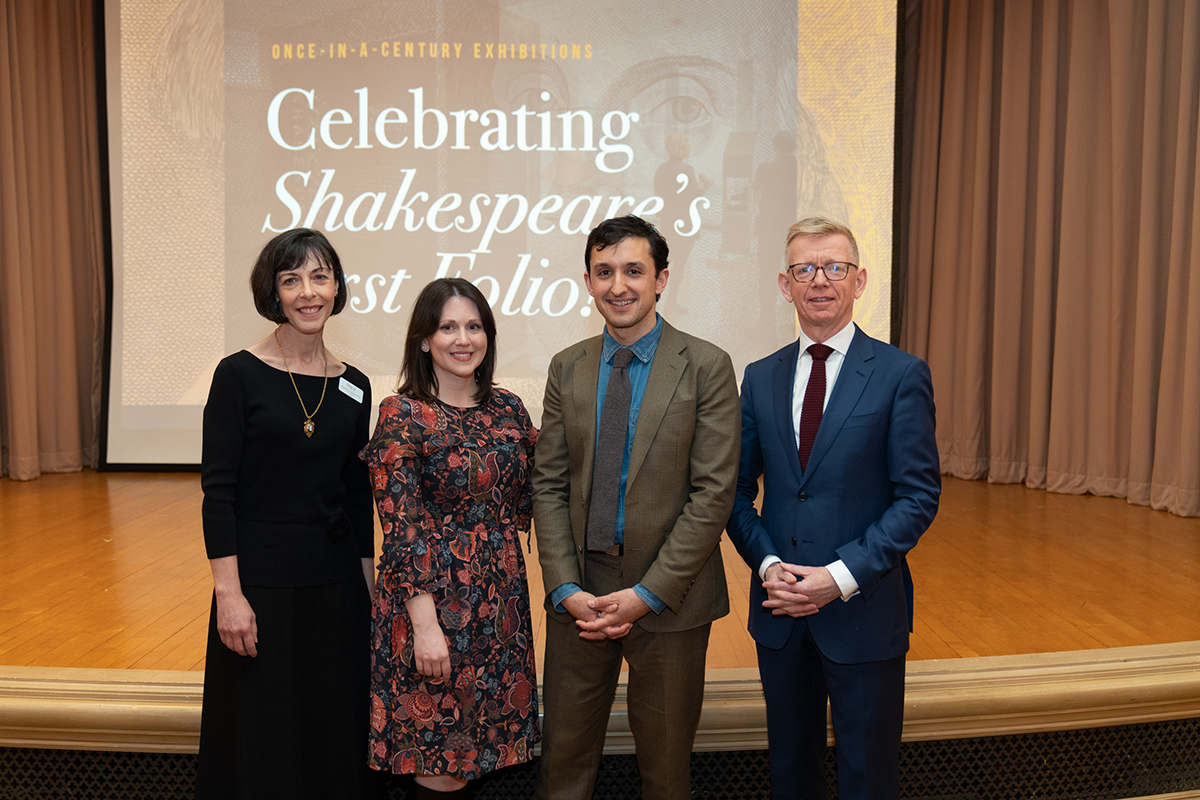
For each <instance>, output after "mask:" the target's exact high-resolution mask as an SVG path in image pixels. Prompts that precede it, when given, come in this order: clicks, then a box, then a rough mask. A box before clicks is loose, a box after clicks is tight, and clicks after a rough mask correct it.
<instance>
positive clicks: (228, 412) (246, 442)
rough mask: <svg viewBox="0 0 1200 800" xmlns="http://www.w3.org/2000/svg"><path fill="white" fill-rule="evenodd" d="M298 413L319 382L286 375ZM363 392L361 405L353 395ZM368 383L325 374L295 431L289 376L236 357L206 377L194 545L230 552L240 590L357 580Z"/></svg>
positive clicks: (367, 524)
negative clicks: (308, 423) (309, 431)
mask: <svg viewBox="0 0 1200 800" xmlns="http://www.w3.org/2000/svg"><path fill="white" fill-rule="evenodd" d="M295 378H296V385H297V387H298V388H299V390H300V394H301V395H302V396H303V398H304V405H305V407H307V408H308V410H310V411H311V410H312V409H314V408H315V407H316V406H317V401H318V400H319V399H320V397H321V385H322V383H323V381H324V378H319V377H315V376H310V375H296V376H295ZM356 389H357V390H361V399H357V397H356V395H357V394H358V392H356V391H355V390H356ZM370 415H371V385H370V383H369V382H368V381H367V378H366V376H365V375H363V374H362V373H361V372H359V371H358V370H357V369H355V368H354V367H351V366H349V365H347V366H346V371H345V372H344V373H343V374H342V375H341V376H340V377H336V378H332V377H331V378H330V379H329V384H328V388H327V389H326V392H325V400H324V402H323V403H322V405H321V408H320V410H319V411H318V412H317V413H316V415H315V416H314V417H313V423H314V425H315V426H316V429H315V431H314V433H313V435H312V438H308V437H306V436H305V435H304V430H303V429H302V426H303V424H304V413H303V412H302V411H301V408H300V401H299V399H297V397H296V390H295V389H293V388H292V382H291V380H290V379H289V378H288V374H287V373H286V372H285V371H283V370H279V369H275V368H274V367H271V366H270V365H268V364H266V363H265V362H263V361H261V360H260V359H259V358H258V357H256V356H254V355H253V354H251V353H249V352H247V351H245V350H242V351H241V352H238V353H234V354H233V355H231V356H228V357H226V358H225V359H223V360H222V361H221V363H220V364H218V365H217V369H216V372H215V373H214V374H213V381H212V388H211V389H210V390H209V395H208V403H207V404H206V405H205V406H204V448H203V455H202V457H201V468H200V482H201V486H202V487H203V489H204V505H203V518H204V544H205V548H206V550H207V552H208V557H209V558H221V557H223V556H231V555H236V556H237V557H238V572H239V575H240V578H241V582H242V584H243V585H246V586H315V585H318V584H322V583H329V582H332V581H338V580H344V579H346V578H349V577H351V576H353V575H361V574H362V562H361V560H360V559H362V558H370V557H372V556H373V555H374V549H375V547H374V527H373V521H372V514H373V508H372V498H371V486H370V483H369V480H368V476H367V468H366V465H365V464H363V462H362V461H361V460H360V459H359V458H358V451H359V450H361V449H362V448H363V446H364V445H366V443H367V436H368V431H369V428H370Z"/></svg>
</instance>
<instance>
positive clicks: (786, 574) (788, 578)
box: [763, 561, 842, 617]
mask: <svg viewBox="0 0 1200 800" xmlns="http://www.w3.org/2000/svg"><path fill="white" fill-rule="evenodd" d="M765 578H766V580H764V581H763V588H764V589H766V590H767V599H766V600H764V601H763V608H767V609H770V611H771V613H772V614H773V615H774V616H777V617H780V616H783V615H784V614H786V615H788V616H789V617H810V616H812V615H813V614H816V613H817V612H818V611H820V610H821V608H822V607H823V606H825V605H828V604H829V603H830V602H832V601H833V600H834V599H835V598H838V597H841V596H842V590H841V589H840V588H838V585H837V581H835V580H834V579H833V575H831V574H830V573H829V570H827V569H826V568H825V567H802V566H799V565H797V564H787V563H784V562H782V561H776V562H775V563H773V564H771V566H769V567H767V571H766V573H765Z"/></svg>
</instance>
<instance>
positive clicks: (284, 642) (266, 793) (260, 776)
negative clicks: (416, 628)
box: [196, 575, 379, 800]
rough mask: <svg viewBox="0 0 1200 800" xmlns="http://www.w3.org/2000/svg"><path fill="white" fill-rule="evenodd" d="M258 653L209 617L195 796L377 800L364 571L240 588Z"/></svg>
mask: <svg viewBox="0 0 1200 800" xmlns="http://www.w3.org/2000/svg"><path fill="white" fill-rule="evenodd" d="M242 591H243V593H244V594H245V596H246V599H247V600H248V601H249V602H250V607H251V608H253V609H254V614H255V618H256V619H257V622H258V655H257V657H255V658H250V657H248V656H239V655H238V654H237V653H234V652H233V651H232V650H230V649H229V648H227V647H226V646H225V645H224V644H222V643H221V637H220V635H219V634H218V633H217V606H216V597H215V596H214V598H213V604H212V610H211V612H210V616H209V623H208V657H207V661H206V666H205V670H204V708H203V711H202V713H201V719H200V758H199V761H198V763H197V768H196V798H197V800H209V799H210V798H211V800H218V798H219V799H220V800H228V798H247V800H250V799H251V798H253V800H259V799H260V798H269V797H288V798H313V799H314V800H327V798H354V799H357V798H367V797H375V796H376V794H375V792H376V791H377V789H376V788H375V787H378V786H379V784H378V779H377V777H375V776H373V775H372V774H371V770H370V769H369V768H368V767H367V727H368V724H369V720H368V713H369V701H368V689H369V675H370V636H371V600H370V595H369V593H368V591H367V585H366V582H365V581H364V580H363V578H362V576H361V575H358V576H356V577H354V578H349V579H347V580H344V581H339V582H337V583H329V584H324V585H321V586H304V587H297V588H290V587H289V588H275V587H261V586H258V587H256V586H246V587H243V590H242Z"/></svg>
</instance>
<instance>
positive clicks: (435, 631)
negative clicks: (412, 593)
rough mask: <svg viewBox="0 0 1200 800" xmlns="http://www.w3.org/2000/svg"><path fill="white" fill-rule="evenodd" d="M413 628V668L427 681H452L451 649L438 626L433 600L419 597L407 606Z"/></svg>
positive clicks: (429, 596) (410, 601)
mask: <svg viewBox="0 0 1200 800" xmlns="http://www.w3.org/2000/svg"><path fill="white" fill-rule="evenodd" d="M404 605H405V607H406V608H407V609H408V618H409V619H410V620H412V625H413V664H414V665H415V666H416V668H417V672H419V673H421V674H422V675H424V676H425V677H426V678H449V677H450V648H449V646H448V645H447V644H446V634H445V633H443V632H442V626H441V624H439V623H438V618H437V607H436V606H434V603H433V597H432V596H431V595H428V594H419V595H417V596H416V597H414V598H412V599H411V600H409V601H408V602H406V603H405V604H404Z"/></svg>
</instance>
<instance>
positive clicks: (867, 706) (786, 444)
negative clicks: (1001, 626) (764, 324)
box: [728, 217, 941, 800]
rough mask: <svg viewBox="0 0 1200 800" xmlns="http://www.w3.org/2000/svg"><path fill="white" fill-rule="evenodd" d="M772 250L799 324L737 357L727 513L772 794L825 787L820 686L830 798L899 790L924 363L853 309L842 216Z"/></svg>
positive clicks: (919, 500)
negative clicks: (763, 710)
mask: <svg viewBox="0 0 1200 800" xmlns="http://www.w3.org/2000/svg"><path fill="white" fill-rule="evenodd" d="M786 248H787V249H786V253H787V264H788V266H787V269H786V270H785V271H784V272H783V273H781V274H780V275H779V278H778V281H779V288H780V290H781V291H782V292H783V296H784V297H785V298H787V300H788V302H790V303H792V304H793V305H794V306H795V307H796V314H797V316H798V318H799V320H800V331H801V333H800V338H799V340H798V341H795V342H792V343H791V344H789V345H788V346H787V347H784V348H783V349H782V350H779V351H777V352H775V353H773V354H771V355H770V356H767V357H766V358H764V359H762V360H761V361H756V362H755V363H753V364H751V365H750V366H748V367H747V368H746V375H745V379H744V380H743V382H742V452H741V462H740V467H739V473H738V486H737V495H736V500H735V503H734V509H733V517H732V519H731V520H730V522H729V528H728V531H729V534H730V537H731V538H732V539H733V542H734V544H735V545H737V548H738V551H739V552H740V553H741V554H742V557H743V558H745V559H746V562H747V563H748V564H749V565H750V568H751V571H752V572H753V573H754V576H755V579H754V580H753V581H752V585H751V587H750V620H749V630H750V634H751V636H753V637H754V641H755V642H756V643H757V647H758V664H759V674H760V676H761V678H762V685H763V694H764V696H765V698H766V704H767V735H768V738H769V741H770V752H771V755H770V759H771V785H772V797H773V798H776V800H782V798H788V799H789V800H791V799H792V798H824V797H826V791H825V772H824V766H823V764H824V753H825V744H826V738H825V730H826V729H825V704H826V700H828V701H829V706H830V708H831V710H832V715H833V732H834V739H835V743H836V746H837V764H838V795H839V797H840V798H841V800H868V798H869V800H887V799H888V798H896V797H898V796H899V792H900V785H899V784H900V778H899V761H900V735H901V730H902V728H903V722H904V655H905V653H906V652H907V651H908V636H909V632H910V631H911V630H912V613H913V586H912V578H911V576H910V574H909V570H908V564H907V562H906V561H905V555H906V554H907V553H908V551H909V550H911V549H912V548H913V547H914V546H915V545H916V543H917V539H919V538H920V536H921V534H922V533H924V532H925V530H926V529H927V528H928V527H929V524H930V523H931V522H932V521H933V517H934V515H935V514H936V513H937V506H938V496H939V495H940V493H941V476H940V469H939V461H938V452H937V444H936V442H935V441H934V408H933V384H932V381H931V379H930V375H929V367H928V366H927V365H926V364H925V362H924V361H922V360H921V359H919V358H916V357H915V356H912V355H909V354H907V353H905V352H903V351H901V350H898V349H896V348H895V347H892V346H891V345H888V344H885V343H883V342H880V341H877V340H875V339H872V338H871V337H870V336H867V335H866V334H865V333H863V332H862V331H861V330H859V329H858V328H857V327H856V326H855V325H854V323H853V322H852V317H853V314H854V301H855V299H857V298H858V297H861V296H862V293H863V290H864V289H865V288H866V285H867V271H866V269H865V268H863V267H862V266H860V265H859V258H858V244H857V243H856V242H855V239H854V234H853V233H852V232H851V231H850V229H849V228H847V227H846V226H844V225H841V224H839V223H836V222H832V221H830V220H828V219H824V218H821V217H812V218H809V219H804V220H801V221H800V222H797V223H796V224H795V225H793V226H792V227H791V228H790V229H789V230H788V235H787V245H786ZM760 476H761V477H762V479H763V489H764V494H763V502H762V513H761V514H759V512H758V511H756V510H755V508H754V500H755V498H756V497H757V495H758V485H759V484H758V481H759V477H760Z"/></svg>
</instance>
